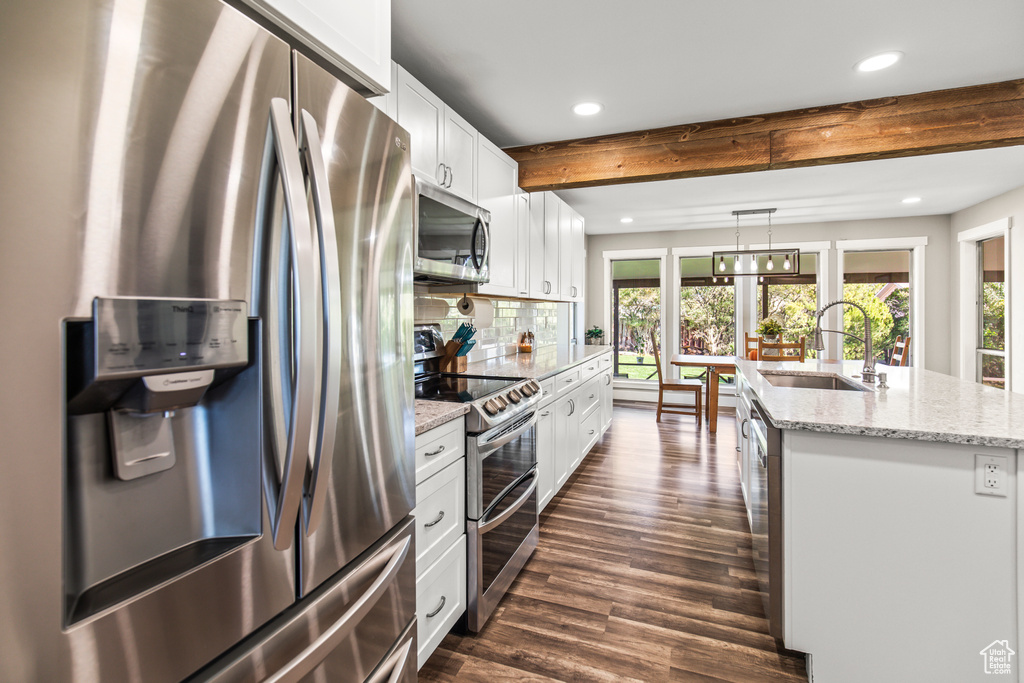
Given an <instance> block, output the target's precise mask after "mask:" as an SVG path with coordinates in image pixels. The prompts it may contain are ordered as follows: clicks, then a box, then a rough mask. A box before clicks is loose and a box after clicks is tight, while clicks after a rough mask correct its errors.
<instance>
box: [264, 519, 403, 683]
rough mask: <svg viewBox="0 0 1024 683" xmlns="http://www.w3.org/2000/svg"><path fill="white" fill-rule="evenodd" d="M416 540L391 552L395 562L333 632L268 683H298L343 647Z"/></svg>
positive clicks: (390, 564) (388, 564) (326, 633)
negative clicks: (340, 644) (339, 646)
mask: <svg viewBox="0 0 1024 683" xmlns="http://www.w3.org/2000/svg"><path fill="white" fill-rule="evenodd" d="M413 538H415V537H414V536H406V538H405V540H404V541H403V542H402V543H400V544H398V545H396V546H395V547H394V548H392V549H391V550H389V551H388V552H389V553H390V554H391V558H390V559H389V560H388V563H387V564H386V565H385V566H384V569H383V570H382V571H381V573H380V574H379V575H378V576H377V578H376V579H375V580H374V581H373V583H372V584H370V587H369V588H367V589H366V592H365V593H363V595H362V596H361V597H360V598H359V599H358V600H356V602H355V603H353V605H352V607H351V608H350V609H349V610H348V612H346V613H345V615H344V616H343V617H341V618H340V619H338V621H336V622H334V623H333V624H332V625H331V627H330V628H328V629H327V630H326V631H324V632H323V633H322V634H320V636H319V637H318V638H317V639H316V640H314V641H313V642H312V643H310V644H309V646H308V647H306V649H304V650H303V651H302V652H300V653H299V654H298V655H297V656H296V657H295V659H293V660H292V661H290V662H288V663H287V664H285V665H284V666H283V667H281V669H280V670H278V671H277V673H275V674H274V675H273V676H270V677H269V678H267V679H266V681H265V683H297V682H298V681H299V680H301V679H302V678H303V677H304V676H306V675H307V674H308V673H309V672H310V671H312V670H313V669H315V668H316V667H317V666H319V665H320V663H321V662H322V661H323V660H324V658H325V657H327V655H329V654H330V653H331V652H332V651H333V650H334V648H336V647H337V646H338V644H339V643H341V642H342V641H344V640H345V639H346V638H347V637H348V636H349V634H350V633H351V632H352V629H354V628H355V627H356V626H358V625H359V622H360V621H362V620H363V617H365V616H366V615H367V613H369V611H370V610H371V609H373V606H374V605H376V604H377V601H378V600H380V598H381V596H383V595H384V593H385V592H386V591H387V589H388V587H389V586H390V585H391V584H392V582H394V580H395V579H396V578H397V577H398V573H399V569H401V567H402V563H403V562H405V559H406V557H408V555H409V547H410V546H411V545H412V539H413Z"/></svg>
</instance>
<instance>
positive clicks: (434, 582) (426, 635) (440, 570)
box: [416, 534, 466, 668]
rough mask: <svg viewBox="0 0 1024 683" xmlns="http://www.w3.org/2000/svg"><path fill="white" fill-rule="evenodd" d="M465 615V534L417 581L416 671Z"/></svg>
mask: <svg viewBox="0 0 1024 683" xmlns="http://www.w3.org/2000/svg"><path fill="white" fill-rule="evenodd" d="M465 611H466V534H462V535H461V536H459V538H458V540H457V541H456V542H455V543H454V544H453V545H452V546H451V547H449V548H448V549H447V550H446V551H445V553H444V554H443V555H441V557H439V558H438V559H437V561H436V562H435V563H434V564H433V565H431V566H430V567H428V568H427V570H426V571H425V572H423V574H422V575H421V576H420V577H419V578H418V579H416V635H417V639H418V642H419V648H418V650H417V659H418V666H417V668H418V667H421V666H423V664H424V662H426V661H427V659H429V658H430V655H431V654H432V653H433V652H434V650H435V649H436V648H437V646H438V645H439V644H440V643H441V640H442V639H443V638H444V637H445V635H446V634H447V633H448V631H449V629H451V627H452V626H454V625H455V622H456V621H458V619H459V617H460V616H462V613H463V612H465Z"/></svg>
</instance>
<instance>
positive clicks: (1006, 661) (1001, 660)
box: [981, 640, 1017, 675]
mask: <svg viewBox="0 0 1024 683" xmlns="http://www.w3.org/2000/svg"><path fill="white" fill-rule="evenodd" d="M1015 654H1017V653H1016V652H1014V651H1013V650H1011V649H1010V641H1008V640H993V641H992V643H991V644H990V645H989V646H988V647H986V648H985V649H984V650H982V651H981V656H982V657H983V658H984V660H985V673H987V674H1007V675H1009V674H1011V673H1013V663H1012V662H1011V659H1012V658H1013V656H1014V655H1015Z"/></svg>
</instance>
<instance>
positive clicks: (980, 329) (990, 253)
mask: <svg viewBox="0 0 1024 683" xmlns="http://www.w3.org/2000/svg"><path fill="white" fill-rule="evenodd" d="M1005 244H1006V238H1005V237H1004V236H1002V235H1000V236H999V237H993V238H990V239H987V240H980V241H978V242H977V245H978V246H977V250H978V289H977V291H978V323H977V337H978V341H977V354H978V362H977V380H978V381H979V382H981V383H982V384H986V385H988V386H990V387H996V388H999V389H1005V388H1006V271H1005V265H1004V264H1005V262H1006V261H1005V256H1004V249H1005Z"/></svg>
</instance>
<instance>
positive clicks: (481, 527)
mask: <svg viewBox="0 0 1024 683" xmlns="http://www.w3.org/2000/svg"><path fill="white" fill-rule="evenodd" d="M529 478H531V479H533V483H531V484H530V487H529V488H528V489H526V492H525V493H524V494H523V495H521V496H519V498H518V499H517V500H516V502H514V503H512V506H511V507H509V509H507V510H505V511H504V512H502V513H501V514H500V515H498V516H497V517H495V518H494V519H489V520H487V521H484V520H482V519H481V520H480V523H479V524H478V525H477V527H476V531H477V533H478V534H480V535H483V534H486V533H487V532H488V531H491V530H492V529H494V528H495V527H499V526H501V524H502V523H503V522H504V521H505V520H506V519H508V518H509V517H511V516H512V515H514V514H516V512H518V511H519V508H521V507H523V504H524V503H525V502H526V501H527V500H528V499H529V498H530V495H531V494H533V492H534V491H536V490H537V470H533V471H532V472H531V473H530V475H529Z"/></svg>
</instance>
